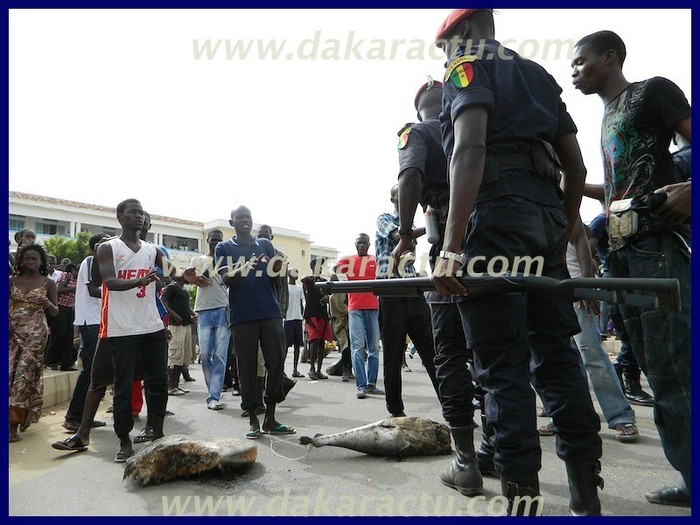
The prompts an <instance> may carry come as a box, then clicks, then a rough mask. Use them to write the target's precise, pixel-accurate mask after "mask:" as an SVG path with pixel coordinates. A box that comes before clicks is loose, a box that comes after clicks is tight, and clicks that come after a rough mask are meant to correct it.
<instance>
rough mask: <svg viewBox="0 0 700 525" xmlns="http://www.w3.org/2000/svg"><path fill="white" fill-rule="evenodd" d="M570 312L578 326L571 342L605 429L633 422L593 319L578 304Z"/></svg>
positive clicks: (629, 408) (630, 408) (631, 414)
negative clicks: (573, 344)
mask: <svg viewBox="0 0 700 525" xmlns="http://www.w3.org/2000/svg"><path fill="white" fill-rule="evenodd" d="M574 311H575V312H576V317H578V324H579V325H581V332H580V333H578V334H576V335H574V341H575V342H576V346H577V347H578V351H579V353H580V354H581V360H582V361H583V365H584V367H585V368H586V372H588V377H589V378H590V379H591V384H592V385H593V391H594V392H595V396H596V397H597V398H598V403H600V408H601V409H602V410H603V415H604V416H605V420H606V421H607V422H608V428H615V427H616V426H617V425H622V424H625V423H634V422H635V418H634V410H632V407H630V404H629V403H628V402H627V398H625V395H624V393H623V392H622V387H621V386H620V380H619V379H618V378H617V373H616V372H615V368H613V365H612V363H611V362H610V358H609V357H608V354H607V353H606V352H605V350H603V347H602V346H601V344H600V335H599V334H598V322H597V319H596V318H595V316H593V315H591V314H590V313H589V312H587V311H586V309H585V308H581V306H580V304H579V303H575V304H574Z"/></svg>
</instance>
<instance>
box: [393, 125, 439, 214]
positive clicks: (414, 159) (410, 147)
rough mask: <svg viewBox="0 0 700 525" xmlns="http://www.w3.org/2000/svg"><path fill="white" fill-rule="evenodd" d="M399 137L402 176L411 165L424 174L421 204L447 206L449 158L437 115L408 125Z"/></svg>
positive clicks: (437, 206) (424, 206)
mask: <svg viewBox="0 0 700 525" xmlns="http://www.w3.org/2000/svg"><path fill="white" fill-rule="evenodd" d="M399 136H400V137H401V138H400V140H399V178H401V174H402V173H403V172H404V171H406V170H407V169H409V168H415V169H417V170H419V171H420V172H421V175H422V176H423V184H422V186H421V192H420V203H421V206H423V211H425V208H426V206H428V205H430V206H433V207H434V208H440V206H441V205H447V202H448V200H449V195H450V193H449V192H450V188H449V185H448V180H447V159H446V158H445V152H444V151H443V150H442V143H441V140H442V137H441V135H440V121H439V120H438V119H437V118H433V119H428V120H424V121H423V122H419V123H418V124H408V125H406V126H405V127H404V128H403V129H402V130H401V131H400V132H399Z"/></svg>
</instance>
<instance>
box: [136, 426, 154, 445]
mask: <svg viewBox="0 0 700 525" xmlns="http://www.w3.org/2000/svg"><path fill="white" fill-rule="evenodd" d="M146 441H153V429H152V428H151V427H143V430H142V431H141V432H140V433H139V435H138V436H136V437H135V438H134V443H145V442H146Z"/></svg>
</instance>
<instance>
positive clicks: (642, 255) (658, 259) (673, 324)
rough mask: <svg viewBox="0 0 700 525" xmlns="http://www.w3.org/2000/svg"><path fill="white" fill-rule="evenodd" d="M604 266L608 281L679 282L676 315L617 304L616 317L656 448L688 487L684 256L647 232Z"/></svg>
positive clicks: (678, 245) (666, 239) (679, 246)
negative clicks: (643, 391)
mask: <svg viewBox="0 0 700 525" xmlns="http://www.w3.org/2000/svg"><path fill="white" fill-rule="evenodd" d="M608 265H609V270H610V275H611V276H612V277H631V278H675V279H678V281H679V282H680V295H681V311H680V312H669V311H665V310H661V309H659V308H639V307H635V306H631V305H627V304H621V305H620V313H621V315H622V319H623V320H624V323H625V329H626V330H627V333H628V334H629V337H630V342H631V343H632V352H634V356H635V357H636V359H637V362H638V363H639V366H640V368H641V369H642V371H643V372H644V374H645V375H646V376H647V380H648V381H649V386H651V389H652V390H653V391H654V422H655V423H656V429H657V430H658V431H659V437H660V438H661V446H662V447H663V449H664V453H665V454H666V458H667V459H668V461H669V463H671V465H672V466H673V468H675V469H676V470H678V471H679V472H680V473H681V474H682V476H683V479H684V480H685V483H686V485H687V487H688V489H690V488H691V485H690V454H691V437H690V426H691V425H690V348H691V347H690V323H691V321H690V319H691V317H690V253H689V252H688V251H687V250H686V249H685V246H684V245H683V243H682V242H681V240H680V239H678V238H677V237H676V235H675V234H673V233H668V232H666V233H664V232H657V233H649V234H647V235H644V236H643V237H641V238H639V239H636V240H634V241H632V242H630V243H629V244H627V245H625V246H623V247H622V248H620V249H618V250H615V251H613V252H611V253H610V256H609V258H608Z"/></svg>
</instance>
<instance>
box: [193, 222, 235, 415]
mask: <svg viewBox="0 0 700 525" xmlns="http://www.w3.org/2000/svg"><path fill="white" fill-rule="evenodd" d="M223 240H224V234H223V232H222V231H221V230H212V231H210V232H209V234H208V235H207V244H208V245H209V255H204V256H201V257H194V258H193V259H192V262H191V264H190V266H192V267H193V268H194V269H195V272H196V273H197V275H205V276H207V277H209V279H210V280H211V286H207V287H205V288H197V297H196V299H195V303H194V311H195V313H196V314H197V336H198V338H199V353H200V356H201V360H202V373H203V374H204V381H205V382H206V384H207V390H208V391H209V394H208V396H207V408H208V409H210V410H221V409H222V408H224V404H223V403H222V402H221V401H220V400H221V392H222V391H223V387H224V374H225V373H226V365H227V359H228V344H229V339H230V338H231V328H230V327H229V316H228V303H229V301H228V286H226V285H225V284H224V282H223V280H222V279H221V276H219V274H218V272H217V271H216V269H215V268H216V262H215V261H214V250H215V248H216V245H217V244H219V243H220V242H221V241H223Z"/></svg>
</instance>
